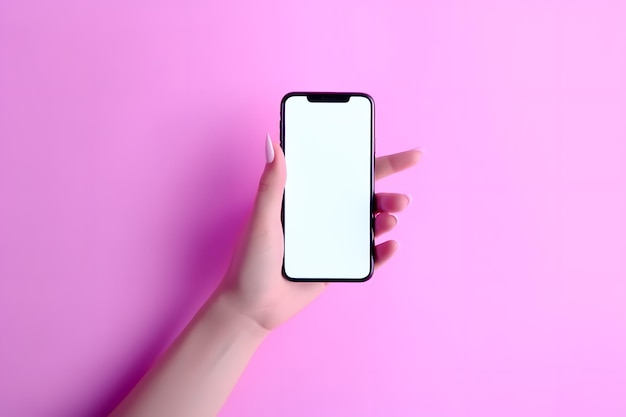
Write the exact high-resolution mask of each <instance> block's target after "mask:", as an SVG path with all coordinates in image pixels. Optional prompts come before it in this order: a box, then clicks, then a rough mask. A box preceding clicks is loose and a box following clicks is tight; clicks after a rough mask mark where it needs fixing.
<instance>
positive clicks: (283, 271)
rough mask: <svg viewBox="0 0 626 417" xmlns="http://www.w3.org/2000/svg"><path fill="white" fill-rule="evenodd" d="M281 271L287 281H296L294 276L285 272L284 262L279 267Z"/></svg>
mask: <svg viewBox="0 0 626 417" xmlns="http://www.w3.org/2000/svg"><path fill="white" fill-rule="evenodd" d="M281 273H282V275H283V278H285V279H286V280H287V281H291V282H297V281H298V280H297V279H296V278H293V277H290V276H289V274H288V273H287V271H285V264H283V266H282V268H281Z"/></svg>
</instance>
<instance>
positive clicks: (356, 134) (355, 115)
mask: <svg viewBox="0 0 626 417" xmlns="http://www.w3.org/2000/svg"><path fill="white" fill-rule="evenodd" d="M280 144H281V147H282V149H283V152H284V153H285V160H286V163H287V183H286V185H285V194H284V196H283V208H282V222H283V231H284V236H285V252H284V258H283V276H284V277H285V278H287V279H288V280H292V281H366V280H368V279H369V278H371V276H372V274H373V271H374V230H373V225H374V146H375V144H374V100H373V99H372V97H370V96H369V95H367V94H363V93H312V92H308V93H307V92H298V93H289V94H287V95H285V96H284V97H283V99H282V101H281V122H280Z"/></svg>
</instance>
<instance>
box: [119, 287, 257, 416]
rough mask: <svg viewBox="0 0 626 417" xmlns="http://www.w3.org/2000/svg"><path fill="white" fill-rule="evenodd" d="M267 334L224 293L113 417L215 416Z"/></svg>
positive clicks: (183, 335)
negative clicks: (239, 310)
mask: <svg viewBox="0 0 626 417" xmlns="http://www.w3.org/2000/svg"><path fill="white" fill-rule="evenodd" d="M266 334H267V330H265V329H263V328H261V327H260V326H259V325H258V324H257V323H256V322H254V321H253V320H252V319H251V318H249V317H247V316H245V315H242V314H240V313H238V312H237V311H236V310H234V309H233V307H232V306H231V305H230V304H229V303H228V301H227V300H225V298H224V296H222V295H220V294H219V293H218V294H217V295H215V296H214V297H212V298H211V299H210V300H209V301H208V302H207V303H206V304H205V306H204V307H203V308H202V309H201V310H200V311H199V312H198V314H197V315H196V316H195V317H194V319H193V320H192V321H191V323H190V324H189V325H188V326H187V327H186V328H185V330H184V331H183V333H181V335H180V336H179V337H178V338H177V339H176V341H175V342H174V343H173V344H172V346H170V348H169V349H168V351H167V352H166V354H165V355H164V356H163V357H162V358H161V359H160V360H159V362H158V363H157V364H156V365H155V366H154V367H153V368H152V369H151V370H150V371H149V372H148V373H147V374H146V375H145V376H144V378H143V379H142V380H141V381H140V382H139V384H138V385H137V386H136V387H135V388H134V389H133V391H132V392H131V393H130V394H129V395H128V397H126V399H125V400H124V401H123V402H122V403H121V404H120V406H119V407H118V408H117V409H116V410H115V411H114V412H113V413H112V414H111V416H150V417H158V416H168V417H169V416H203V417H206V416H214V415H216V414H217V412H218V411H219V409H220V408H221V406H222V405H223V403H224V402H225V401H226V398H227V397H228V395H229V394H230V392H231V390H232V389H233V387H234V385H235V383H236V382H237V379H238V378H239V376H240V375H241V373H242V372H243V370H244V369H245V367H246V365H247V363H248V361H249V360H250V358H251V357H252V354H253V353H254V351H255V350H256V348H257V347H258V345H259V344H260V343H261V341H262V340H263V338H264V337H265V335H266Z"/></svg>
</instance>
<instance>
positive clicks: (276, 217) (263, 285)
mask: <svg viewBox="0 0 626 417" xmlns="http://www.w3.org/2000/svg"><path fill="white" fill-rule="evenodd" d="M420 155H421V152H420V151H418V150H410V151H405V152H401V153H397V154H393V155H388V156H381V157H378V158H376V165H375V167H376V169H375V175H376V179H377V180H379V179H381V178H384V177H387V176H389V175H392V174H395V173H396V172H399V171H403V170H405V169H407V168H410V167H412V166H413V165H415V164H417V162H418V160H419V157H420ZM266 156H267V161H268V162H267V164H266V166H265V171H264V172H263V175H262V176H261V180H260V182H259V189H258V193H257V196H256V201H255V205H254V211H253V214H252V218H251V219H250V222H249V224H248V227H247V229H246V231H245V233H244V236H243V239H242V240H241V241H240V243H239V245H238V247H237V249H236V251H235V255H234V256H233V259H232V262H231V264H230V267H229V269H228V272H227V273H226V276H225V278H224V281H223V282H222V285H221V286H220V288H219V289H218V291H220V296H222V297H225V298H226V299H228V302H229V303H232V305H233V307H234V308H236V309H237V310H238V311H239V312H241V313H242V314H244V315H246V316H249V317H250V318H252V319H253V320H254V321H255V322H256V323H258V324H259V325H260V326H261V327H262V328H263V329H266V330H271V329H274V328H275V327H277V326H278V325H279V324H281V323H283V322H285V321H286V320H287V319H289V318H290V317H292V316H293V315H295V314H296V313H297V312H298V311H300V310H301V309H302V308H304V307H305V306H306V305H308V304H309V303H310V302H311V301H313V300H314V299H315V298H316V297H317V296H318V295H319V294H320V293H321V292H322V291H323V290H324V288H326V286H327V285H328V284H327V283H324V282H292V281H288V280H286V279H285V278H283V276H282V272H281V270H282V262H283V228H282V224H281V220H280V214H281V206H282V198H283V190H284V188H285V179H286V170H285V157H284V155H283V152H282V149H281V148H280V146H279V145H277V144H274V143H273V142H272V141H271V139H270V137H269V135H268V136H267V145H266ZM375 198H376V207H377V210H376V211H377V213H376V220H375V222H374V234H375V236H376V237H379V236H380V235H382V234H383V233H385V232H388V231H390V230H391V229H393V228H394V227H395V226H396V224H397V223H398V220H397V219H396V217H395V216H394V215H393V214H391V213H396V212H399V211H402V210H403V209H404V208H406V207H407V206H408V204H409V202H410V198H409V196H407V195H405V194H396V193H379V194H376V196H375ZM397 249H398V244H397V242H395V241H393V240H389V241H386V242H383V243H381V244H378V245H376V249H375V254H374V266H375V268H378V267H380V266H381V265H382V264H384V263H385V262H387V261H388V260H389V258H391V257H392V256H393V254H394V253H395V252H396V250H397Z"/></svg>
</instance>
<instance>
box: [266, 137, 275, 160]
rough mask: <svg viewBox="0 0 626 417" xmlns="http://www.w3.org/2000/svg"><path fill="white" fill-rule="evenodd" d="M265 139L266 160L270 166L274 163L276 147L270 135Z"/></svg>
mask: <svg viewBox="0 0 626 417" xmlns="http://www.w3.org/2000/svg"><path fill="white" fill-rule="evenodd" d="M265 139H266V140H265V160H266V161H267V163H268V164H271V163H272V161H274V146H272V138H270V134H269V133H268V134H267V136H266V137H265Z"/></svg>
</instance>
